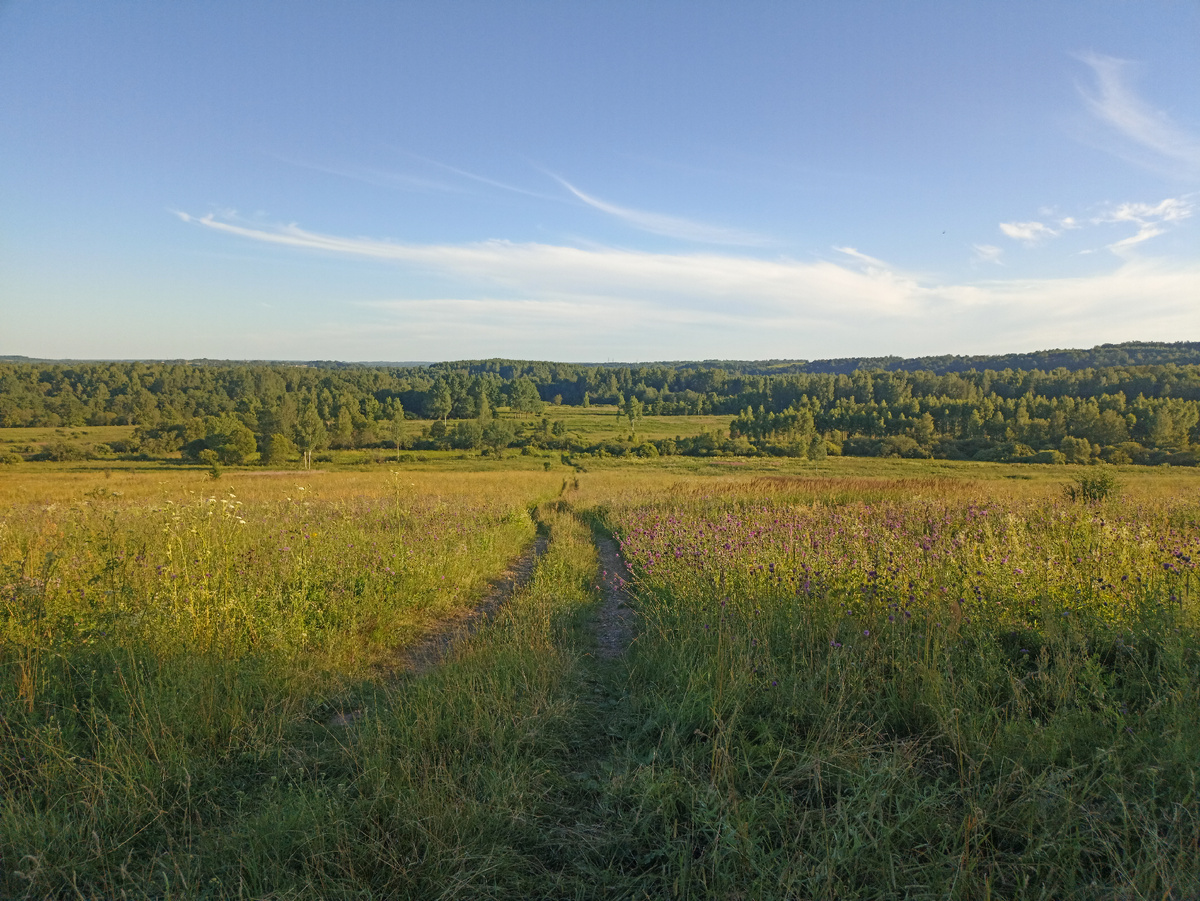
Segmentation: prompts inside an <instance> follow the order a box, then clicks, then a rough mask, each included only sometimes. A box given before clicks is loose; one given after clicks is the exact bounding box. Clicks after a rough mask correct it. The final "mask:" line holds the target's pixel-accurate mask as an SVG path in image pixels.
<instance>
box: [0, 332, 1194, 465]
mask: <svg viewBox="0 0 1200 901" xmlns="http://www.w3.org/2000/svg"><path fill="white" fill-rule="evenodd" d="M6 359H7V360H13V359H14V358H6ZM595 403H601V404H617V405H619V406H620V408H621V410H622V411H623V413H624V414H625V415H626V416H627V417H628V420H629V424H630V428H631V430H635V429H636V424H637V421H638V420H639V419H640V417H642V416H643V415H654V416H672V415H681V414H721V415H728V416H730V417H731V421H730V425H729V428H728V430H727V431H725V430H722V431H721V432H717V433H713V434H709V435H704V436H695V437H694V438H689V439H681V440H680V441H675V440H672V439H668V440H664V441H656V442H643V443H642V444H640V445H636V444H633V443H627V444H626V445H624V446H617V445H611V446H610V445H604V446H596V445H587V444H584V443H582V442H581V441H580V440H579V439H578V438H577V437H576V436H573V435H571V434H569V433H568V432H566V431H565V429H563V428H561V427H560V425H561V424H560V423H553V424H552V423H551V422H550V418H551V417H552V416H553V410H552V409H551V410H549V411H547V410H546V409H544V408H545V406H546V405H551V407H553V406H554V405H576V406H579V405H582V406H587V405H590V404H595ZM502 407H504V408H508V409H510V410H513V411H517V412H520V413H525V414H533V415H543V416H544V422H543V423H542V427H541V428H532V429H527V430H524V431H522V432H517V431H514V430H512V429H511V428H510V429H509V430H508V431H505V429H504V428H502V427H501V426H499V425H497V422H499V420H497V419H496V418H495V415H494V411H496V410H497V409H499V408H502ZM404 418H410V419H412V418H421V419H427V420H436V421H435V422H434V423H433V425H432V426H431V427H429V428H427V429H426V430H425V433H424V434H423V435H422V436H421V437H419V438H412V437H403V438H402V437H401V433H402V432H403V431H404V430H403V429H401V428H400V423H401V422H402V420H403V419H404ZM452 421H453V422H452ZM1198 424H1200V342H1180V343H1175V344H1151V343H1138V344H1132V343H1131V344H1119V345H1102V346H1100V347H1096V348H1093V349H1091V350H1055V351H1045V352H1039V353H1033V354H1014V355H1007V356H1000V357H923V358H917V359H912V360H904V359H900V358H891V357H888V358H870V359H867V358H864V359H854V360H825V361H818V362H815V363H806V362H803V361H765V362H761V361H760V362H738V361H706V362H704V363H683V362H680V363H654V364H638V365H634V364H570V363H548V362H529V361H518V360H478V361H463V362H454V363H436V364H430V365H407V366H391V365H385V364H380V365H366V364H337V363H308V364H295V363H229V362H220V361H188V362H153V363H150V362H120V363H117V362H89V363H84V362H72V363H62V362H58V363H55V362H20V361H16V362H0V427H14V426H42V427H45V426H51V427H57V426H82V425H94V426H100V425H133V426H137V429H136V431H135V433H134V437H133V438H132V439H131V440H130V441H129V442H123V443H122V445H123V446H122V447H119V448H116V447H114V448H113V451H114V452H117V453H149V454H162V453H174V452H176V451H183V453H184V455H185V456H189V455H190V456H193V457H195V456H198V455H199V454H201V453H202V452H203V451H205V450H209V451H212V453H213V454H214V455H216V456H218V457H220V458H221V459H222V460H224V461H225V462H235V463H236V462H250V461H252V460H255V459H260V460H262V461H263V462H271V461H272V460H276V461H278V460H281V459H284V458H286V456H287V455H288V454H294V453H297V452H299V453H303V454H306V455H307V454H311V452H312V451H313V450H319V449H321V448H323V447H343V448H348V447H367V446H384V445H392V444H394V445H396V447H397V449H399V447H400V446H401V445H403V444H405V443H407V444H410V445H414V446H418V447H421V446H425V447H431V448H432V447H460V448H480V447H486V446H488V444H489V441H490V443H491V444H492V445H493V446H495V447H499V446H500V445H501V444H513V443H524V444H534V445H538V446H544V447H551V448H561V449H562V450H564V451H566V452H570V453H576V454H579V453H598V452H605V453H635V452H636V453H642V454H651V453H653V454H661V453H690V454H717V453H735V454H746V455H755V454H774V455H786V456H800V457H811V456H824V455H825V454H828V453H834V454H838V453H842V454H851V455H862V456H880V455H882V456H905V457H940V458H949V459H977V460H994V461H1029V462H1046V463H1051V462H1054V463H1061V462H1068V463H1086V462H1092V461H1095V460H1104V461H1108V462H1112V463H1149V464H1157V463H1170V464H1174V465H1195V464H1196V462H1197V459H1198V455H1197V452H1196V445H1197V444H1198V443H1200V430H1198ZM206 456H208V455H206Z"/></svg>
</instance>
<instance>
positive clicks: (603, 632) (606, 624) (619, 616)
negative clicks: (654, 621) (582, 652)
mask: <svg viewBox="0 0 1200 901" xmlns="http://www.w3.org/2000/svg"><path fill="white" fill-rule="evenodd" d="M592 534H593V540H594V541H595V543H596V555H597V556H598V557H599V558H600V585H601V588H602V590H603V592H604V600H603V603H602V604H601V605H600V609H599V610H597V611H596V617H595V621H594V628H595V633H596V656H597V657H599V658H600V659H601V660H615V659H616V658H617V657H620V656H621V655H622V654H624V653H625V651H626V650H628V649H629V646H630V645H631V644H633V641H634V620H635V619H636V618H637V614H636V613H635V612H634V609H633V606H632V604H633V598H632V596H631V595H630V594H629V591H628V590H627V588H626V586H627V584H628V583H627V582H626V581H625V577H624V574H625V573H627V572H628V571H629V570H628V568H627V567H626V565H625V561H624V560H622V559H621V551H620V548H619V546H618V545H617V542H616V541H614V540H613V539H612V538H609V537H608V536H607V535H601V534H599V533H598V532H595V531H593V533H592Z"/></svg>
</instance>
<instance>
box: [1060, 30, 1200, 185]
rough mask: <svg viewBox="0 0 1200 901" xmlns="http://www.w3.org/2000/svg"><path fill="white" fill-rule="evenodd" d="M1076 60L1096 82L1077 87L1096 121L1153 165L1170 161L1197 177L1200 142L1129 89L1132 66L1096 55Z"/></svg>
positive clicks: (1083, 55) (1088, 55)
mask: <svg viewBox="0 0 1200 901" xmlns="http://www.w3.org/2000/svg"><path fill="white" fill-rule="evenodd" d="M1078 58H1079V59H1080V60H1081V61H1082V62H1084V63H1086V64H1087V65H1088V66H1089V67H1090V68H1091V70H1092V75H1093V76H1094V78H1095V83H1094V84H1093V85H1092V87H1091V89H1090V90H1089V89H1087V88H1083V87H1080V93H1081V94H1082V95H1083V99H1084V102H1085V103H1086V104H1087V106H1088V109H1089V110H1090V111H1091V112H1092V114H1093V115H1094V116H1096V118H1097V119H1099V120H1100V121H1101V122H1103V123H1105V124H1106V125H1108V126H1110V127H1111V128H1113V129H1115V130H1116V131H1117V133H1118V134H1120V135H1121V136H1123V137H1124V138H1126V139H1127V140H1129V141H1131V142H1133V144H1134V145H1136V146H1138V147H1140V148H1143V149H1144V150H1149V151H1150V152H1151V153H1152V154H1154V155H1155V156H1156V157H1158V158H1159V160H1158V161H1155V162H1156V163H1161V162H1162V161H1169V162H1170V163H1171V164H1173V165H1174V166H1175V167H1176V168H1178V167H1180V166H1182V168H1183V169H1184V170H1185V171H1186V172H1187V174H1189V175H1192V176H1195V175H1197V174H1200V139H1197V138H1196V137H1195V136H1194V135H1191V134H1189V133H1188V132H1187V131H1186V130H1185V129H1183V128H1182V127H1180V126H1179V125H1177V124H1176V123H1175V122H1174V121H1172V119H1171V117H1170V116H1168V115H1167V114H1166V113H1165V112H1163V111H1162V110H1158V109H1155V108H1154V107H1152V106H1151V105H1150V104H1148V103H1147V102H1146V101H1145V100H1143V99H1142V98H1141V97H1139V96H1138V94H1137V92H1136V91H1134V89H1133V88H1132V86H1131V85H1130V78H1129V75H1130V70H1131V68H1132V67H1133V65H1134V64H1133V63H1132V62H1130V61H1129V60H1124V59H1118V58H1116V57H1112V56H1103V55H1100V54H1096V53H1084V54H1079V56H1078Z"/></svg>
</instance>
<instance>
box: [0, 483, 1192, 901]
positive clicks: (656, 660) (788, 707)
mask: <svg viewBox="0 0 1200 901" xmlns="http://www.w3.org/2000/svg"><path fill="white" fill-rule="evenodd" d="M971 471H972V472H978V471H980V470H971ZM891 472H892V470H890V469H888V470H886V471H884V470H880V471H875V470H866V469H864V470H862V471H859V470H858V469H855V470H853V473H852V478H837V477H835V476H834V475H831V474H830V473H829V472H824V471H822V472H820V473H812V472H807V471H799V470H798V471H797V472H796V473H794V474H793V475H792V476H791V477H782V476H780V475H777V474H767V475H759V476H754V477H750V478H745V477H730V476H729V475H720V476H717V475H714V474H710V473H704V474H699V475H698V474H688V473H680V472H679V471H677V470H673V469H669V468H666V467H664V468H661V469H657V470H656V469H652V468H646V467H640V466H639V467H636V468H631V469H628V470H616V469H613V470H600V469H598V470H597V471H594V472H588V473H584V474H581V475H578V477H577V479H578V480H577V481H576V477H575V476H574V475H573V476H572V480H571V482H570V483H569V484H567V485H561V481H562V480H561V476H557V477H555V476H551V475H545V474H539V473H515V472H510V473H499V474H490V473H489V474H456V475H454V476H453V477H450V476H445V475H439V474H437V473H412V472H406V473H404V474H402V475H396V476H393V475H391V474H389V475H387V476H385V477H382V478H381V477H380V476H367V475H360V474H340V473H336V474H332V473H331V474H320V475H317V474H314V475H313V476H311V477H310V478H309V480H308V481H307V482H305V483H297V482H296V481H295V480H293V479H290V478H288V479H281V478H273V477H268V476H265V475H261V476H255V477H253V478H251V477H249V476H248V475H247V476H242V475H240V474H237V475H236V477H231V476H229V475H227V476H226V477H225V478H222V479H221V480H219V481H217V482H204V481H202V480H200V479H198V478H197V477H196V476H194V475H192V476H186V477H185V476H183V475H180V476H177V477H175V478H176V479H177V480H176V481H173V482H172V481H169V482H168V483H167V484H164V485H158V484H154V483H152V482H149V481H148V480H145V479H143V480H142V481H138V480H137V479H134V478H132V477H128V478H127V477H122V476H119V475H115V476H114V477H113V478H112V479H111V480H106V481H105V482H103V483H101V486H100V487H103V488H104V491H97V490H96V488H97V485H96V482H97V480H96V478H95V477H94V476H88V477H85V476H77V475H63V476H62V477H61V478H60V479H59V480H58V481H55V482H53V484H49V485H48V486H47V489H46V491H45V492H44V497H45V501H44V502H42V503H39V504H36V505H33V504H25V503H24V502H23V501H22V502H20V503H15V504H13V505H12V506H11V507H10V508H9V509H8V511H7V514H6V515H5V516H4V518H3V519H2V520H0V565H2V566H3V567H4V570H3V573H4V575H3V577H2V578H0V587H2V589H3V590H2V592H0V602H2V603H3V605H4V606H3V608H2V609H3V611H4V612H3V625H2V628H3V630H4V631H3V632H2V633H0V635H2V637H3V644H0V703H2V704H3V707H2V708H0V713H2V714H3V717H4V720H3V725H2V726H0V730H2V731H0V735H2V739H0V784H2V785H3V792H4V794H3V797H2V798H0V896H4V897H8V896H12V897H17V898H44V897H62V898H75V897H84V898H105V899H108V898H118V897H131V898H132V897H138V898H140V897H148V898H226V897H229V898H234V897H255V898H280V899H282V898H288V899H300V898H313V899H316V898H321V899H327V898H328V899H336V898H347V899H348V898H363V897H387V898H422V899H424V898H512V899H516V898H521V899H525V898H612V897H615V898H672V897H673V898H709V897H729V898H765V899H777V898H796V899H807V898H874V899H884V898H961V899H974V898H989V897H991V898H1047V899H1048V898H1055V899H1062V898H1081V899H1082V898H1087V899H1092V898H1111V899H1118V898H1120V899H1125V898H1130V899H1132V898H1155V899H1163V898H1174V899H1185V898H1193V897H1198V896H1200V864H1198V863H1197V861H1198V860H1200V844H1198V843H1200V794H1198V788H1200V786H1197V771H1198V766H1200V765H1198V759H1197V750H1196V749H1197V748H1198V747H1200V624H1198V621H1197V613H1198V611H1197V596H1196V590H1197V582H1196V573H1195V569H1194V566H1195V561H1196V560H1197V554H1198V553H1200V507H1197V505H1196V503H1195V501H1194V500H1190V499H1187V498H1186V497H1184V496H1183V493H1182V492H1180V491H1178V490H1171V489H1168V488H1163V487H1162V485H1160V484H1159V482H1158V481H1156V479H1157V478H1158V476H1157V475H1155V476H1147V477H1146V482H1145V486H1143V485H1141V484H1132V485H1129V486H1127V488H1126V490H1125V491H1123V493H1122V495H1121V500H1120V502H1119V503H1109V504H1081V503H1069V502H1067V501H1066V499H1065V498H1064V497H1063V494H1062V490H1061V484H1060V482H1059V481H1054V480H1050V479H1044V480H1036V479H1035V480H1031V481H1020V482H1009V481H988V480H986V479H982V478H980V479H970V480H962V479H959V480H955V479H951V478H947V477H946V474H945V473H944V472H940V471H935V470H934V469H930V468H926V467H920V466H914V467H912V468H911V470H909V471H907V472H903V478H893V477H891V476H890V475H889V473H891ZM1160 481H1163V480H1160ZM1164 484H1165V481H1164ZM1171 484H1175V483H1173V482H1172V483H1171ZM560 486H561V487H560ZM8 487H11V486H8ZM8 487H6V486H4V485H0V495H2V494H3V491H5V490H8ZM299 487H304V488H305V489H306V490H305V491H303V492H301V491H299V490H298V488H299ZM216 488H220V489H223V490H222V491H220V492H218V491H216V490H214V489H216ZM22 490H23V491H24V490H27V489H22ZM189 490H190V491H192V492H194V493H192V494H188V493H187V492H188V491H189ZM113 491H120V492H122V494H121V495H119V496H114V495H113ZM560 491H561V497H560V498H559V499H557V500H553V501H549V500H546V498H548V497H549V496H551V495H556V494H559V493H560ZM85 492H92V493H91V494H85ZM231 492H232V496H231ZM539 500H541V503H540V505H539V506H538V507H537V509H536V511H535V512H534V513H533V514H532V518H531V515H530V511H531V509H532V508H533V505H534V504H535V502H537V501H539ZM167 501H171V503H167ZM239 502H241V503H240V506H239ZM239 520H245V521H246V522H245V524H244V525H243V524H242V523H241V522H239ZM589 522H590V523H592V524H594V525H595V526H596V527H598V528H605V529H609V530H611V531H612V532H614V533H615V534H616V535H617V536H618V537H619V538H620V540H621V542H622V547H623V553H624V555H625V558H626V560H627V561H628V563H629V565H630V569H629V572H628V573H627V576H628V578H629V579H630V583H631V585H630V587H631V590H632V592H633V596H634V603H635V605H636V608H637V611H638V635H637V638H636V641H635V642H634V644H633V646H632V647H631V648H630V650H629V651H628V653H627V654H626V655H625V656H624V657H623V658H620V659H618V660H616V661H602V660H599V659H597V658H595V657H593V656H592V651H593V648H594V636H593V635H592V632H591V630H592V624H591V619H590V617H591V615H592V612H593V611H594V610H595V608H596V606H597V603H598V598H599V592H598V587H597V586H598V579H597V571H596V569H597V559H596V554H595V550H594V548H593V545H592V542H591V536H590V534H589V527H588V525H586V524H585V523H589ZM535 528H540V529H542V530H544V531H545V532H547V533H548V534H549V537H550V544H549V550H548V551H547V553H546V554H545V555H544V556H543V557H542V558H541V559H540V561H539V563H538V565H537V568H536V570H535V572H534V575H533V578H532V579H531V580H530V581H529V582H528V583H527V584H526V585H525V586H524V587H523V588H522V589H521V590H519V591H518V592H517V593H516V594H515V595H514V596H513V597H512V598H511V599H510V601H509V603H508V604H507V605H506V606H505V607H503V608H502V609H501V611H500V612H499V614H498V615H497V617H496V618H495V619H494V620H493V621H492V622H491V623H489V624H488V625H486V626H485V627H483V628H481V629H480V630H478V631H477V632H475V633H474V634H472V635H471V636H470V637H469V638H467V639H465V640H463V641H460V642H458V643H456V644H455V645H454V646H453V647H452V651H451V654H450V656H449V657H448V659H446V660H445V661H444V663H443V664H442V665H440V666H439V667H437V668H435V669H433V670H432V671H430V672H429V673H428V674H426V675H423V676H420V677H412V676H404V675H403V674H399V673H397V672H396V671H395V670H394V669H393V668H392V667H391V666H390V663H391V662H392V660H393V659H394V658H393V654H394V652H395V650H396V649H397V648H398V647H400V646H402V645H403V644H404V643H405V642H407V641H409V640H411V639H412V638H414V637H415V636H418V635H419V634H421V632H422V631H423V630H425V629H428V628H430V627H431V626H432V625H433V624H434V623H436V622H437V620H438V617H439V616H440V615H441V614H442V613H444V612H446V611H447V610H449V609H450V608H453V607H455V606H456V605H457V606H461V605H463V604H468V603H471V602H472V601H473V600H474V599H475V598H477V597H478V596H479V592H480V591H481V590H482V588H483V585H484V584H485V582H486V579H487V577H488V576H489V575H492V574H494V573H496V572H497V571H498V570H499V569H500V568H501V567H502V566H503V564H504V563H505V562H507V561H509V560H511V559H512V557H514V556H515V555H516V554H517V553H518V552H519V551H520V549H521V548H522V547H524V546H525V545H526V544H527V542H528V541H529V540H530V539H531V537H532V535H533V532H534V529H535ZM393 554H394V555H395V556H394V557H393V556H392V555H393ZM443 577H444V578H443ZM81 589H82V594H81V593H80V590H81ZM345 710H361V711H362V715H361V716H360V717H358V718H357V719H354V720H353V721H352V722H351V724H350V725H348V726H345V725H335V723H336V722H337V721H336V720H334V719H332V718H331V714H333V713H335V712H338V711H345ZM343 722H344V721H343Z"/></svg>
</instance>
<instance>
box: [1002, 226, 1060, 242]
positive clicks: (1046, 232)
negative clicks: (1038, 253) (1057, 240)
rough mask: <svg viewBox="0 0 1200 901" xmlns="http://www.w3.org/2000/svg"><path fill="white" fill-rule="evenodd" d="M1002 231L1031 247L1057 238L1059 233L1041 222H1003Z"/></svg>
mask: <svg viewBox="0 0 1200 901" xmlns="http://www.w3.org/2000/svg"><path fill="white" fill-rule="evenodd" d="M1000 231H1002V232H1004V234H1006V235H1008V236H1009V237H1010V238H1012V239H1013V240H1014V241H1020V242H1022V243H1024V244H1028V245H1029V246H1031V247H1032V246H1033V245H1034V244H1037V243H1039V242H1040V241H1044V240H1045V239H1046V238H1053V237H1055V236H1056V235H1057V234H1058V232H1056V231H1055V230H1054V229H1052V228H1051V227H1050V226H1048V225H1045V224H1043V223H1041V222H1001V223H1000Z"/></svg>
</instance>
